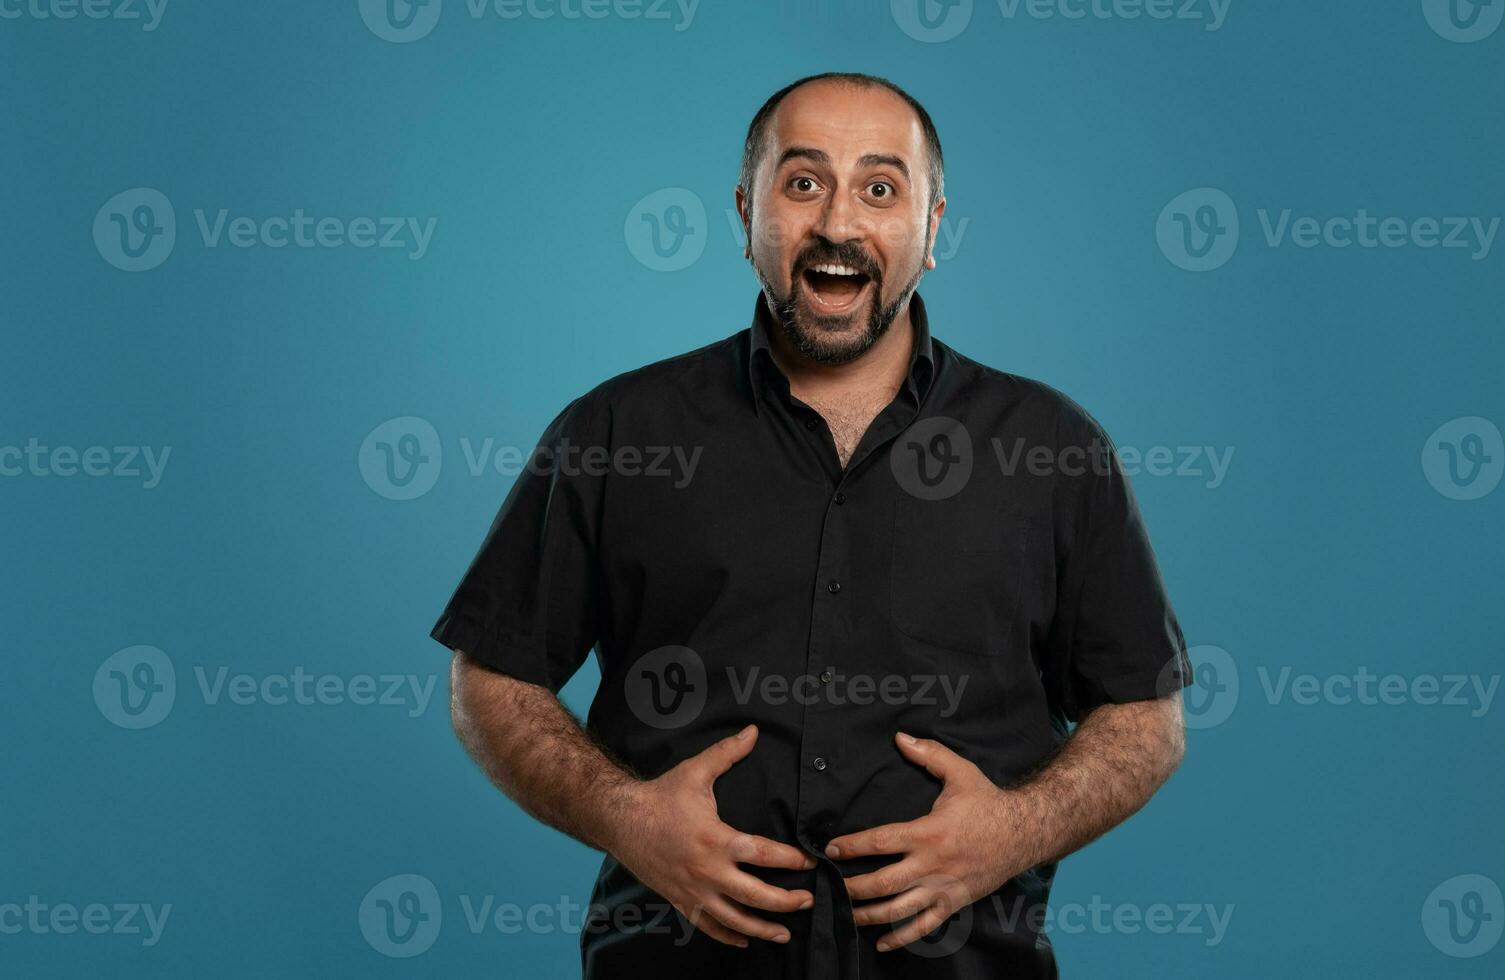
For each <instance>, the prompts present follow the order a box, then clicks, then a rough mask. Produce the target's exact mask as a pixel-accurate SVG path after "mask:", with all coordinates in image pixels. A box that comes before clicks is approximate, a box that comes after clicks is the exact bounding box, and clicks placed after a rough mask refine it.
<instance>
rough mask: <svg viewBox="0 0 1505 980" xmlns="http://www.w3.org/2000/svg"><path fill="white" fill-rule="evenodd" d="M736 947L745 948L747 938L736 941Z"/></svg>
mask: <svg viewBox="0 0 1505 980" xmlns="http://www.w3.org/2000/svg"><path fill="white" fill-rule="evenodd" d="M737 948H738V949H746V948H747V940H746V939H744V940H742V941H741V942H740V943H738V944H737Z"/></svg>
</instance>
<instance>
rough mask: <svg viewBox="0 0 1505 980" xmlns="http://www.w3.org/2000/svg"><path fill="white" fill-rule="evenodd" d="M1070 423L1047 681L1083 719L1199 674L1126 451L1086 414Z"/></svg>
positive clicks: (1064, 706)
mask: <svg viewBox="0 0 1505 980" xmlns="http://www.w3.org/2000/svg"><path fill="white" fill-rule="evenodd" d="M1071 423H1072V424H1064V423H1063V425H1062V426H1061V427H1060V430H1058V452H1059V453H1060V456H1059V457H1058V458H1060V459H1061V460H1062V465H1061V467H1060V468H1059V476H1058V488H1057V490H1058V493H1059V494H1060V498H1061V499H1060V506H1061V512H1062V514H1063V515H1064V517H1065V520H1066V528H1065V529H1064V532H1063V533H1062V535H1061V539H1062V543H1063V547H1064V553H1062V554H1061V557H1060V559H1059V562H1060V563H1059V565H1058V568H1057V578H1056V582H1057V595H1056V615H1055V619H1054V622H1053V624H1052V627H1051V634H1050V642H1049V651H1048V657H1047V661H1046V663H1045V664H1043V665H1042V668H1043V669H1042V674H1043V676H1044V679H1045V682H1046V687H1047V691H1048V693H1049V695H1050V699H1051V701H1052V705H1053V707H1054V708H1056V709H1057V710H1059V711H1060V712H1061V713H1063V714H1064V715H1065V716H1066V718H1068V719H1070V720H1071V721H1079V720H1081V718H1083V717H1084V716H1085V715H1086V714H1087V713H1088V712H1090V711H1092V709H1094V708H1096V707H1098V706H1100V705H1103V704H1118V703H1123V702H1128V701H1142V700H1147V699H1150V698H1156V697H1161V696H1164V695H1168V694H1170V693H1172V692H1173V691H1178V690H1180V689H1181V688H1182V687H1184V686H1186V685H1187V684H1189V683H1191V666H1190V663H1189V662H1188V660H1187V657H1186V640H1185V638H1184V637H1183V636H1182V634H1181V627H1180V624H1179V623H1178V622H1177V621H1176V615H1175V613H1174V611H1173V610H1172V609H1171V603H1170V599H1169V597H1168V596H1167V595H1166V590H1165V583H1164V582H1163V581H1162V580H1161V576H1160V569H1159V567H1158V565H1157V564H1156V562H1155V555H1154V552H1153V550H1152V549H1151V547H1150V539H1149V535H1148V533H1147V532H1146V530H1145V526H1144V521H1143V519H1142V518H1141V516H1140V513H1139V507H1138V505H1137V504H1136V503H1135V500H1134V493H1133V490H1132V489H1131V488H1130V486H1129V480H1128V477H1127V475H1126V474H1125V473H1124V471H1123V466H1122V464H1121V463H1120V461H1119V457H1118V450H1117V447H1116V446H1114V444H1113V442H1112V440H1111V439H1109V438H1108V435H1107V433H1105V432H1104V431H1103V430H1102V428H1101V426H1099V425H1098V424H1097V422H1096V420H1094V419H1093V418H1092V417H1091V416H1089V415H1087V413H1086V412H1085V411H1082V410H1080V409H1079V408H1077V409H1076V411H1075V412H1074V413H1073V418H1072V419H1071ZM1067 432H1071V433H1074V434H1066V433H1067ZM1063 439H1064V441H1063ZM1068 447H1069V449H1070V451H1068ZM1083 459H1085V463H1078V461H1079V460H1083ZM1068 462H1069V463H1070V464H1077V465H1068Z"/></svg>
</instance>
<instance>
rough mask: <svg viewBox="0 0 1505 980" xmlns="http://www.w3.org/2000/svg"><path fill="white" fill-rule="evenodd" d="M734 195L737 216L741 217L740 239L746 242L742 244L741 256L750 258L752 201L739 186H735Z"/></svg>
mask: <svg viewBox="0 0 1505 980" xmlns="http://www.w3.org/2000/svg"><path fill="white" fill-rule="evenodd" d="M734 197H735V198H736V201H737V217H739V218H741V219H742V240H743V241H744V242H745V243H746V244H744V245H743V246H742V257H743V258H744V259H750V258H752V201H751V200H749V199H748V197H747V195H746V194H744V193H743V192H742V188H741V187H740V186H739V187H737V188H735V194H734Z"/></svg>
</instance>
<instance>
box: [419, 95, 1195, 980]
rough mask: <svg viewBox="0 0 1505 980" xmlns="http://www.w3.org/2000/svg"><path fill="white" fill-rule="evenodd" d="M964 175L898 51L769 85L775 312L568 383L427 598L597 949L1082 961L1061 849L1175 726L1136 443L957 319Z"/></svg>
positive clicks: (746, 183)
mask: <svg viewBox="0 0 1505 980" xmlns="http://www.w3.org/2000/svg"><path fill="white" fill-rule="evenodd" d="M941 176H942V158H941V147H940V141H939V139H938V138H937V136H936V132H935V128H934V125H933V124H932V122H931V120H930V116H929V115H928V114H927V113H926V111H925V110H924V109H923V108H922V107H921V106H920V105H919V103H917V102H916V101H914V100H913V99H912V98H911V97H910V96H908V95H907V94H905V93H904V92H903V91H902V90H901V89H899V88H898V87H897V86H895V85H893V84H892V83H890V82H887V81H885V80H882V79H877V78H873V77H870V76H866V75H852V74H828V75H819V76H814V77H812V78H807V79H801V80H800V81H798V82H795V83H794V84H792V85H790V86H788V87H787V88H784V89H783V90H781V91H779V92H777V93H775V94H774V95H773V96H772V97H771V98H770V99H769V100H768V102H767V103H766V104H765V105H764V106H763V108H762V109H761V110H759V112H758V113H757V115H756V116H755V117H754V119H753V121H752V124H751V126H750V127H749V129H748V133H747V141H746V148H745V154H744V158H743V164H742V173H741V179H740V181H739V183H738V186H737V189H736V202H737V210H738V213H739V214H740V215H741V218H742V222H743V225H744V228H745V230H746V232H747V240H748V249H747V255H748V257H749V258H750V259H751V261H752V266H753V269H754V270H755V271H756V272H757V275H758V278H759V279H760V280H761V283H762V290H761V292H760V293H759V295H758V297H757V301H756V303H755V305H754V310H753V318H752V323H751V326H750V327H749V328H747V329H744V330H741V331H739V332H737V333H735V334H733V335H732V336H730V337H728V338H727V339H725V340H721V341H718V342H716V343H714V344H711V345H710V346H708V347H703V348H701V349H700V350H696V351H692V352H690V353H688V354H684V355H682V356H679V357H675V358H672V359H670V360H667V361H661V362H659V363H656V364H651V365H649V366H647V367H644V368H640V369H638V370H635V371H631V372H629V373H627V374H624V375H621V376H619V377H617V378H614V379H612V380H610V381H607V382H605V383H603V384H601V385H599V386H598V387H596V388H595V389H594V390H592V391H590V392H588V393H587V394H585V395H582V396H581V397H579V398H577V399H575V400H574V401H573V402H571V403H570V404H569V405H568V406H567V407H566V408H565V409H564V411H562V412H561V413H560V414H559V415H558V416H557V417H556V418H555V419H554V421H553V422H552V423H551V424H550V425H549V427H548V429H547V430H546V431H545V433H544V435H543V438H542V440H541V442H540V444H539V447H538V449H537V450H535V453H534V455H533V457H532V458H531V464H530V466H529V467H528V468H527V472H525V473H524V474H523V475H522V476H520V477H519V478H518V480H517V483H516V484H515V485H514V486H513V488H512V490H511V492H510V493H509V494H508V496H507V499H506V501H505V502H504V503H503V504H502V507H501V511H500V513H499V514H498V515H497V517H496V520H495V522H494V523H493V525H492V527H491V531H490V533H489V534H488V536H487V537H486V540H485V543H484V544H483V545H482V547H481V550H480V552H479V554H478V555H477V556H476V557H475V560H474V562H473V563H472V565H471V567H470V570H469V571H468V572H467V573H466V575H465V577H464V579H463V581H462V582H461V583H460V586H459V588H458V589H457V590H456V592H455V594H454V597H453V598H452V599H451V600H450V602H449V605H448V607H447V608H446V609H445V610H444V613H443V615H442V617H441V618H440V619H439V622H438V623H437V624H436V625H435V627H434V629H433V636H434V638H435V639H437V640H439V641H440V642H441V643H443V644H444V645H445V646H447V647H449V648H450V649H452V650H453V651H455V656H454V667H453V679H452V683H453V707H454V719H455V727H456V729H457V731H458V733H459V736H460V738H461V740H462V741H463V742H464V744H465V746H466V748H467V749H468V750H469V751H470V753H471V754H472V755H473V756H474V757H475V759H476V760H477V761H478V762H479V764H480V765H481V766H482V767H483V768H484V769H485V771H486V772H487V774H488V775H489V776H490V777H491V779H492V780H493V781H494V782H495V783H496V784H497V785H498V786H499V787H500V788H501V789H502V790H503V791H504V792H505V793H506V794H507V795H508V796H510V797H511V798H512V799H514V800H516V801H517V802H518V803H519V804H520V805H521V806H522V807H523V808H524V809H525V810H527V811H528V812H529V813H530V814H532V815H533V816H535V817H537V818H538V819H540V820H542V821H544V822H546V823H548V824H550V825H551V826H553V827H556V828H558V829H559V830H561V831H563V832H564V833H567V834H570V835H571V836H574V837H576V838H578V839H579V840H581V841H583V842H585V843H586V844H588V845H590V846H592V847H595V848H598V849H600V850H602V851H604V852H605V853H606V858H605V860H604V862H603V863H602V867H601V872H600V875H599V877H598V879H597V882H596V887H595V892H594V894H593V896H592V901H591V908H592V912H591V915H590V916H589V918H588V920H587V921H586V923H585V924H584V926H583V928H582V937H581V944H582V950H583V964H584V971H585V974H586V975H587V976H590V977H602V978H617V977H638V976H654V977H692V976H693V977H714V978H718V980H728V978H734V977H759V978H767V977H817V978H827V977H833V978H854V977H1012V978H1025V977H1053V976H1056V966H1055V960H1054V956H1053V954H1052V951H1051V946H1050V943H1049V941H1048V939H1047V937H1046V936H1045V935H1044V932H1043V921H1044V907H1045V903H1046V900H1047V895H1048V892H1049V890H1050V884H1051V880H1052V878H1053V876H1054V873H1055V868H1056V862H1057V861H1058V860H1059V859H1060V858H1061V857H1063V856H1064V855H1066V854H1068V853H1070V852H1072V851H1074V850H1076V849H1078V848H1080V847H1082V846H1083V845H1085V844H1086V843H1087V842H1089V841H1091V840H1093V839H1094V838H1096V837H1097V836H1098V835H1100V834H1102V833H1103V832H1105V831H1107V830H1108V829H1109V828H1111V827H1113V826H1115V825H1116V824H1118V823H1119V822H1120V821H1122V820H1124V819H1125V818H1126V817H1128V816H1129V815H1130V814H1132V813H1134V812H1135V811H1136V810H1137V809H1139V807H1141V806H1142V805H1143V804H1144V803H1145V801H1146V800H1148V799H1149V797H1150V796H1151V794H1153V793H1154V792H1155V790H1156V789H1157V788H1158V787H1159V786H1160V785H1161V784H1162V783H1163V782H1164V781H1165V779H1166V778H1167V777H1168V776H1169V775H1170V773H1171V771H1172V770H1173V769H1174V768H1175V766H1176V765H1177V763H1178V762H1179V760H1180V758H1181V754H1182V750H1183V733H1182V722H1181V713H1180V694H1179V692H1180V688H1181V687H1182V686H1183V685H1184V684H1185V683H1186V682H1187V680H1188V677H1189V674H1190V671H1189V668H1188V664H1187V661H1186V654H1185V643H1184V640H1183V638H1182V635H1181V630H1180V628H1179V626H1178V625H1177V623H1176V619H1175V617H1174V615H1173V613H1172V611H1171V607H1170V604H1169V602H1168V600H1167V598H1166V595H1165V591H1164V589H1163V587H1162V584H1161V580H1160V576H1159V572H1158V570H1157V568H1156V565H1155V559H1154V557H1153V555H1152V553H1151V549H1150V545H1149V541H1148V540H1147V537H1146V534H1145V529H1144V526H1143V524H1142V523H1141V520H1140V516H1139V512H1138V509H1137V507H1136V505H1135V503H1134V499H1133V496H1132V495H1131V493H1130V490H1129V486H1128V482H1127V481H1126V479H1125V477H1124V473H1123V471H1122V469H1121V467H1120V465H1119V462H1118V460H1117V457H1116V454H1115V453H1114V451H1113V448H1112V444H1111V443H1110V442H1109V441H1108V438H1107V436H1106V435H1105V434H1104V433H1103V431H1102V430H1101V429H1100V428H1099V426H1098V425H1097V423H1096V422H1095V421H1094V420H1093V419H1092V417H1091V416H1089V415H1088V414H1087V413H1086V412H1085V411H1083V410H1082V409H1081V408H1080V407H1079V406H1078V405H1077V404H1076V403H1075V402H1073V401H1071V400H1069V399H1068V398H1066V397H1065V396H1063V395H1061V394H1060V393H1058V392H1057V391H1055V390H1054V389H1052V388H1049V387H1047V386H1045V385H1043V384H1040V383H1038V382H1035V381H1030V380H1027V379H1025V378H1021V377H1017V376H1015V375H1010V374H1005V373H1003V372H1001V371H997V370H994V369H993V368H989V367H986V366H984V365H982V364H979V363H977V362H976V361H973V360H969V359H968V358H966V357H963V356H962V355H960V354H958V353H957V352H956V351H954V350H952V349H951V348H950V347H947V346H946V345H945V344H943V343H941V342H940V341H938V340H936V339H935V338H933V337H932V336H931V332H930V323H929V319H928V316H927V311H926V308H925V305H924V303H923V302H922V301H921V299H920V296H919V294H918V293H917V292H915V289H916V286H917V285H918V283H919V281H920V277H921V275H922V274H923V273H924V271H925V270H926V269H933V268H934V267H935V260H934V258H933V256H932V255H931V245H932V243H933V241H934V239H935V234H936V229H937V226H938V223H939V221H940V219H941V215H942V213H943V212H944V211H945V206H946V202H945V198H944V197H943V196H942V182H941ZM592 647H594V648H595V649H596V652H597V657H598V660H599V664H600V669H601V684H600V689H599V690H598V692H597V694H596V696H595V700H594V702H593V703H592V705H591V709H590V714H589V719H588V727H587V728H582V727H581V725H580V724H579V723H578V722H577V721H576V720H575V719H574V717H573V716H571V715H570V714H569V713H568V712H567V711H566V710H565V708H564V707H563V706H562V705H561V704H560V702H559V701H558V699H557V698H556V692H557V691H558V690H559V689H560V687H562V686H563V685H564V684H565V682H566V681H567V680H569V678H570V677H571V675H573V674H574V673H575V671H576V670H577V669H578V668H579V666H580V664H581V663H582V662H583V661H584V659H585V657H586V655H587V654H588V653H589V652H590V650H591V649H592ZM1070 722H1075V723H1076V727H1075V728H1074V729H1072V728H1069V723H1070ZM676 910H677V911H676Z"/></svg>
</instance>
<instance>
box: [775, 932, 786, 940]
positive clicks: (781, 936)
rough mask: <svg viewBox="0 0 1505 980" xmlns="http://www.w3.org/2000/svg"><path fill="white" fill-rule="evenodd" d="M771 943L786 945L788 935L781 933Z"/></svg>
mask: <svg viewBox="0 0 1505 980" xmlns="http://www.w3.org/2000/svg"><path fill="white" fill-rule="evenodd" d="M773 941H774V942H776V943H787V942H788V941H789V933H787V932H781V933H779V934H778V935H777V936H774V937H773Z"/></svg>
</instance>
